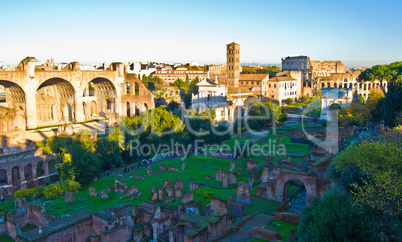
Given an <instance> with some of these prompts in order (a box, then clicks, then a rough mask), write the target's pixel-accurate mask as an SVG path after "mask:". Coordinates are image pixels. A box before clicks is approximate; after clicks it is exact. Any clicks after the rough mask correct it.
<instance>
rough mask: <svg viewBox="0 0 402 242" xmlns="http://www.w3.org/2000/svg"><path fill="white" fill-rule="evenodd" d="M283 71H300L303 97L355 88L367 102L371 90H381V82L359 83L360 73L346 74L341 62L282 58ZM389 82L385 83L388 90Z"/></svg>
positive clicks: (308, 58)
mask: <svg viewBox="0 0 402 242" xmlns="http://www.w3.org/2000/svg"><path fill="white" fill-rule="evenodd" d="M282 70H283V71H300V72H301V77H302V80H303V84H302V88H301V92H300V93H301V95H306V96H310V97H311V96H313V95H315V94H316V93H317V92H318V91H319V90H321V89H322V88H331V87H332V88H334V87H337V88H355V89H356V90H357V93H358V94H361V95H362V96H363V98H364V99H365V100H367V98H368V97H369V96H370V93H371V90H373V89H377V90H380V89H381V82H380V81H378V80H376V81H374V82H367V81H366V82H364V81H359V80H358V77H359V75H360V73H361V72H360V71H356V72H346V70H345V66H344V64H343V63H342V62H341V61H312V60H310V57H308V56H292V57H290V56H288V57H285V58H282ZM387 84H388V83H387V82H386V81H385V82H383V84H382V85H384V86H383V88H384V89H385V90H386V88H387Z"/></svg>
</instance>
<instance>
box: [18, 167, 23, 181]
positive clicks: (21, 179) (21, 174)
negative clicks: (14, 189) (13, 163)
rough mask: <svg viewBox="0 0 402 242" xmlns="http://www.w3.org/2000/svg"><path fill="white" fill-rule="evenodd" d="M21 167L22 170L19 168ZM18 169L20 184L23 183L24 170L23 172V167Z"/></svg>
mask: <svg viewBox="0 0 402 242" xmlns="http://www.w3.org/2000/svg"><path fill="white" fill-rule="evenodd" d="M21 167H22V168H21ZM18 169H19V170H20V182H21V183H22V182H24V181H25V170H24V166H19V167H18Z"/></svg>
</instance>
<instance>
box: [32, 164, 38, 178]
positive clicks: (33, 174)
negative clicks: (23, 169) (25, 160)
mask: <svg viewBox="0 0 402 242" xmlns="http://www.w3.org/2000/svg"><path fill="white" fill-rule="evenodd" d="M36 166H37V164H33V165H32V179H34V180H35V179H37V178H38V175H37V174H36Z"/></svg>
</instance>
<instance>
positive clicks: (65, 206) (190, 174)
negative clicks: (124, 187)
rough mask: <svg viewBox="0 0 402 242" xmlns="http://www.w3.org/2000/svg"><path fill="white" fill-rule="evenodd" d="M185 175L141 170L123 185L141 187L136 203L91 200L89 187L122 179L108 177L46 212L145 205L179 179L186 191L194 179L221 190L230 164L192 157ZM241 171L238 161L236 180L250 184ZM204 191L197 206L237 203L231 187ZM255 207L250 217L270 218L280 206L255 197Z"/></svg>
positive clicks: (174, 161)
mask: <svg viewBox="0 0 402 242" xmlns="http://www.w3.org/2000/svg"><path fill="white" fill-rule="evenodd" d="M184 161H185V163H186V169H185V170H186V171H184V172H183V171H180V172H174V171H164V172H162V173H161V174H160V175H151V176H147V174H146V168H145V167H144V168H142V169H140V170H138V171H135V172H131V173H128V174H126V175H124V177H125V180H124V183H126V184H128V185H129V186H133V185H136V186H138V190H139V192H140V193H141V196H140V197H139V198H137V199H135V200H132V201H130V198H125V199H122V200H120V197H121V196H122V195H123V194H115V193H114V192H111V191H108V192H107V193H108V196H109V200H104V199H101V198H99V197H90V196H89V195H88V190H89V187H94V188H95V189H96V190H97V192H100V191H101V189H102V188H107V186H111V187H112V188H113V186H114V179H116V178H118V179H119V180H120V179H121V177H108V178H103V179H100V180H98V181H97V182H94V183H92V184H91V185H89V186H86V187H83V188H82V189H81V190H80V191H79V192H77V193H75V194H74V197H75V202H64V199H63V198H59V199H57V200H54V201H50V202H47V203H46V204H45V207H46V210H47V211H48V212H49V213H51V214H53V215H55V216H60V215H62V214H75V213H79V212H80V211H82V210H83V209H87V210H91V211H103V210H105V209H106V208H114V207H118V206H120V205H122V204H136V205H140V204H142V201H144V200H145V201H150V200H151V195H152V187H153V186H156V187H161V186H162V185H163V182H164V181H165V180H168V179H170V180H171V181H172V183H173V182H174V180H176V179H181V180H182V181H183V184H184V187H185V191H188V190H189V185H190V181H191V179H195V181H196V182H197V183H203V184H207V185H209V186H213V187H217V188H221V187H222V183H220V182H217V181H215V173H216V171H218V170H219V169H220V168H224V169H225V170H229V168H230V161H229V160H223V159H217V158H210V157H204V156H194V155H193V156H191V157H188V158H186V159H185V160H184ZM181 163H182V160H181V159H178V158H175V159H169V160H165V161H162V162H160V163H157V164H153V165H151V168H152V170H153V172H154V173H156V172H158V171H159V164H165V165H166V166H169V165H171V166H173V167H176V168H178V169H180V165H181ZM239 167H245V162H243V161H236V170H239V171H240V172H241V174H242V177H239V178H238V179H237V181H238V182H240V181H247V177H248V175H249V172H248V171H246V170H245V169H244V168H243V169H239ZM136 173H138V174H140V175H141V176H143V177H144V179H134V178H128V177H129V176H133V175H134V174H136ZM207 175H209V176H210V177H211V179H210V180H207V179H206V176H207ZM200 190H201V191H200V192H198V194H197V191H194V200H196V201H197V202H198V201H200V200H202V201H203V203H204V205H206V204H208V203H209V202H210V197H204V193H205V192H206V193H208V194H209V196H210V195H211V194H213V195H215V196H219V197H221V198H223V199H227V198H229V197H233V198H234V199H235V200H236V190H235V189H233V185H232V186H229V187H228V189H223V190H216V189H210V188H203V189H200ZM156 203H157V204H161V203H162V202H156ZM253 203H254V204H253V206H246V212H247V214H250V213H253V212H257V211H259V212H263V213H267V214H272V213H273V212H274V211H275V209H276V208H277V206H278V205H279V203H277V202H274V201H270V200H266V199H260V198H257V197H254V196H253ZM177 205H178V202H175V203H173V204H170V205H169V206H177Z"/></svg>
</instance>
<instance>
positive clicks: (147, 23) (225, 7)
mask: <svg viewBox="0 0 402 242" xmlns="http://www.w3.org/2000/svg"><path fill="white" fill-rule="evenodd" d="M0 8H1V9H2V11H1V12H2V14H1V15H0V23H1V25H2V27H1V35H0V61H3V62H2V63H0V64H18V63H19V61H21V60H22V59H23V58H25V57H26V56H35V57H36V58H38V59H43V60H46V59H50V58H51V57H53V58H55V60H56V62H58V61H65V62H70V61H79V62H81V63H98V62H104V61H122V62H128V61H160V62H188V61H191V60H192V61H197V62H199V63H203V64H206V63H223V62H225V45H226V44H227V43H230V42H232V41H233V39H234V40H235V42H237V43H239V44H240V45H241V62H257V63H280V61H281V57H285V56H292V55H308V56H310V57H311V58H312V59H314V60H341V61H343V62H344V63H345V65H346V66H347V67H351V66H356V67H359V66H372V65H374V64H380V63H381V64H382V63H390V62H393V61H397V60H401V59H402V48H401V43H402V31H401V24H402V14H401V11H402V1H400V0H395V1H382V2H381V1H371V0H366V1H360V0H357V1H343V0H340V1H323V0H321V1H309V0H305V1H299V0H297V1H296V0H295V1H290V0H279V1H278V0H276V1H271V0H265V1H219V0H215V1H118V0H116V1H110V0H109V1H101V0H97V1H92V0H86V1H83V0H81V1H75V0H70V1H21V0H20V1H7V0H3V1H1V3H0Z"/></svg>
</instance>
